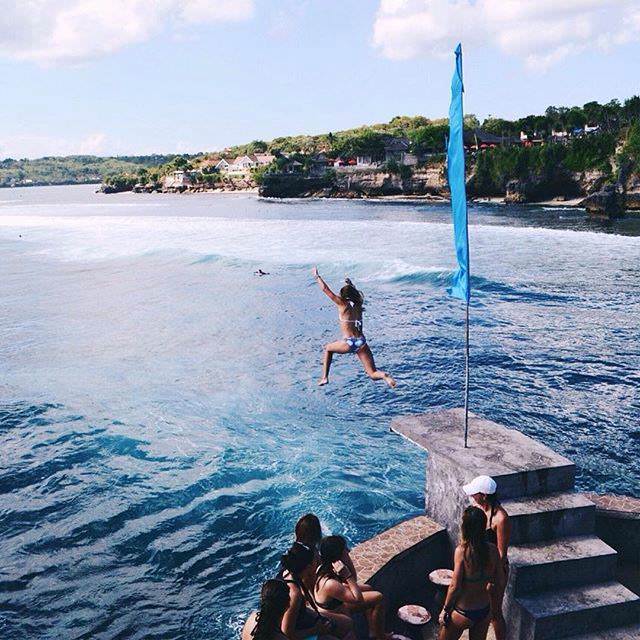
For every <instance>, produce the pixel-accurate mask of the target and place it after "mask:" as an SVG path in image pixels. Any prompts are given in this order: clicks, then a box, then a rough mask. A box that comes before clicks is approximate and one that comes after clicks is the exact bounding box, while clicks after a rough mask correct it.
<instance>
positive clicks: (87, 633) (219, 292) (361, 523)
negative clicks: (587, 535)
mask: <svg viewBox="0 0 640 640" xmlns="http://www.w3.org/2000/svg"><path fill="white" fill-rule="evenodd" d="M471 218H472V222H473V227H472V229H471V247H472V269H473V273H474V281H473V285H474V301H473V306H472V310H471V317H472V330H471V336H472V342H471V353H472V392H471V405H472V409H473V410H474V411H475V412H477V413H479V414H482V415H484V416H487V417H489V418H492V419H494V420H497V421H499V422H503V423H505V424H507V425H510V426H513V427H516V428H518V429H521V430H522V431H524V432H525V433H527V434H530V435H532V436H535V437H536V438H539V439H540V440H542V441H544V442H546V443H547V444H549V445H550V446H552V447H554V448H556V449H557V450H558V451H560V452H562V453H564V454H566V455H567V456H569V457H571V458H572V459H574V460H575V461H576V463H577V464H578V465H579V478H578V484H579V486H580V487H581V488H583V489H591V490H598V491H610V492H618V493H628V494H632V495H640V462H639V460H640V455H639V454H640V420H639V417H640V393H639V391H638V385H639V383H640V373H639V372H640V346H639V342H638V326H639V324H640V323H639V320H640V239H639V238H638V237H637V234H638V232H639V231H640V229H639V228H638V227H639V225H638V222H637V221H633V220H631V221H630V220H627V221H623V222H621V223H616V224H613V225H610V226H607V227H603V226H600V225H598V224H596V223H589V224H588V223H586V222H585V221H584V219H583V214H582V213H581V212H579V211H577V210H556V209H542V208H539V209H531V208H529V209H526V208H509V207H499V206H491V205H482V206H476V207H474V208H473V209H472V211H471ZM451 245H452V231H451V227H450V225H449V215H448V209H447V208H446V206H440V205H425V204H415V203H413V204H412V203H394V204H388V203H375V202H344V201H330V202H326V201H306V202H302V201H292V202H286V203H284V202H282V203H279V202H263V201H260V200H258V199H256V198H255V197H252V196H248V195H197V196H170V195H164V196H160V195H138V196H134V195H132V194H122V195H117V196H103V195H97V194H94V193H93V189H92V188H91V187H81V188H79V187H56V188H37V189H35V188H34V189H14V190H2V191H0V274H1V277H0V337H1V341H0V362H1V363H2V378H1V380H0V438H1V440H0V549H1V550H2V562H0V637H2V638H6V639H13V638H16V639H18V638H19V639H25V638H28V639H32V638H33V639H36V638H37V639H58V638H65V640H66V639H71V638H73V639H80V638H86V639H89V638H91V639H94V638H105V639H107V638H108V639H124V638H158V639H159V638H167V639H168V638H172V639H173V638H184V639H187V638H188V639H189V640H197V639H204V638H218V639H223V640H226V639H230V638H233V637H235V635H236V632H237V629H238V628H239V627H240V625H241V622H242V620H243V618H244V616H245V615H246V613H247V612H248V610H249V609H250V608H251V607H252V606H253V605H254V604H255V602H256V600H257V593H258V585H259V584H260V583H261V582H262V580H263V579H264V578H265V576H268V575H270V574H271V573H272V572H273V571H274V566H275V559H276V557H277V556H278V555H279V554H280V553H281V552H282V551H283V549H284V548H285V546H286V544H287V542H288V541H289V540H290V537H291V535H290V534H291V528H292V526H293V523H294V522H295V520H296V519H297V517H298V516H299V515H300V514H302V513H304V512H306V511H314V512H316V513H317V514H318V515H319V516H320V517H321V519H322V521H323V523H324V525H325V527H326V529H327V530H331V531H334V532H341V533H345V534H346V535H347V537H348V538H349V539H350V540H351V542H357V541H359V540H362V539H364V538H367V537H369V536H371V535H373V534H375V533H377V532H379V531H381V530H382V529H384V528H385V527H387V526H389V525H391V524H393V523H394V522H396V521H397V520H399V519H402V518H405V517H407V516H409V515H412V514H416V513H418V512H420V510H421V507H422V502H423V465H424V456H423V454H421V453H420V452H419V451H417V450H416V449H414V448H412V447H411V446H410V445H408V444H407V443H405V442H404V441H402V440H401V439H399V438H398V437H396V436H393V435H391V434H390V433H389V431H388V427H389V422H390V419H391V418H392V417H393V416H395V415H401V414H404V413H407V412H416V411H422V410H429V409H434V408H439V407H453V406H457V405H459V404H460V402H461V386H462V365H463V361H462V339H463V309H462V307H461V305H460V304H459V303H458V302H457V301H456V300H452V299H450V298H448V297H447V295H446V292H445V287H446V284H447V279H448V276H449V274H450V272H451V270H452V269H453V266H454V264H453V259H454V258H453V252H452V246H451ZM315 263H317V264H318V266H319V268H320V271H321V272H322V273H323V274H325V276H326V277H327V279H328V280H329V282H330V283H333V284H335V285H336V286H337V285H338V284H339V282H340V281H341V280H342V278H344V276H345V275H346V274H348V275H350V276H351V277H352V279H353V280H354V281H355V282H356V283H357V284H358V285H359V286H360V287H361V288H362V289H363V290H364V292H365V294H366V328H367V335H368V338H369V342H370V344H371V346H372V349H373V351H374V353H375V355H376V358H377V361H378V364H379V365H380V366H382V367H383V368H386V369H388V370H390V371H391V372H392V373H393V374H394V375H395V376H396V377H397V378H398V380H399V383H400V386H399V387H398V389H397V390H396V391H390V390H388V389H386V388H385V386H384V385H382V384H378V385H375V384H373V383H371V382H370V381H369V380H368V379H367V378H365V377H364V375H363V374H362V372H361V371H360V369H359V366H358V363H357V362H356V360H355V359H354V358H353V357H348V356H344V357H341V358H337V359H336V362H335V368H334V375H333V379H332V383H331V385H330V386H329V387H327V388H323V389H319V388H317V387H316V384H315V382H316V380H317V378H318V375H319V363H320V356H321V349H322V345H323V343H324V342H326V341H328V340H330V339H333V338H334V337H335V336H337V326H336V318H335V311H334V310H333V309H332V308H331V304H330V302H329V301H328V300H327V299H325V298H324V297H323V296H322V295H321V293H320V292H319V291H318V290H317V288H316V287H315V285H314V283H313V280H312V278H311V277H310V269H311V266H312V265H313V264H315ZM258 267H261V268H263V269H264V270H266V271H269V272H270V273H271V275H270V276H269V277H264V278H258V277H255V276H254V275H253V271H254V270H255V269H257V268H258Z"/></svg>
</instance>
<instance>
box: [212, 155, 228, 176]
mask: <svg viewBox="0 0 640 640" xmlns="http://www.w3.org/2000/svg"><path fill="white" fill-rule="evenodd" d="M230 166H231V165H230V164H229V163H228V162H227V161H226V160H225V159H224V158H222V160H219V161H218V162H217V163H216V164H215V166H214V168H215V169H216V171H220V173H225V172H226V171H229V167H230Z"/></svg>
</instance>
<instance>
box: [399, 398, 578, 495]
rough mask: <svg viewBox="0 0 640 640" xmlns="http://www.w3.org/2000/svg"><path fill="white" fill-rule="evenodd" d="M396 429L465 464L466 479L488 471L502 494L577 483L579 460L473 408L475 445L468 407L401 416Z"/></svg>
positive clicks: (552, 489) (461, 465)
mask: <svg viewBox="0 0 640 640" xmlns="http://www.w3.org/2000/svg"><path fill="white" fill-rule="evenodd" d="M391 430H392V431H394V432H395V433H398V434H400V435H401V436H403V437H405V438H407V440H410V441H411V442H413V443H414V444H416V445H418V446H419V447H421V448H423V449H426V450H427V451H428V452H429V456H430V457H436V458H438V457H442V458H446V459H448V460H449V461H451V462H453V463H455V465H456V466H457V467H459V468H460V471H461V475H460V478H461V480H463V481H464V482H463V484H464V483H466V482H468V481H469V480H471V479H472V478H474V477H475V476H478V475H482V474H486V475H489V476H491V477H492V478H494V479H495V481H496V482H497V483H498V492H499V494H500V496H501V498H503V499H504V498H517V497H520V496H527V495H535V494H540V493H552V492H559V491H566V490H570V489H572V488H573V483H574V478H575V465H574V464H573V463H572V462H571V461H570V460H568V459H567V458H565V457H564V456H561V455H559V454H557V453H555V452H554V451H552V450H551V449H549V447H546V446H545V445H543V444H541V443H540V442H537V441H536V440H533V439H532V438H529V437H528V436H525V435H524V434H523V433H520V432H519V431H515V430H514V429H507V428H506V427H503V426H501V425H499V424H497V423H496V422H492V421H490V420H486V419H484V418H480V417H478V416H476V415H474V414H473V413H470V414H469V448H468V449H465V448H464V410H463V409H449V410H446V411H439V412H437V413H426V414H421V415H415V416H404V417H402V418H396V419H395V420H393V421H392V422H391Z"/></svg>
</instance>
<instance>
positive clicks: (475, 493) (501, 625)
mask: <svg viewBox="0 0 640 640" xmlns="http://www.w3.org/2000/svg"><path fill="white" fill-rule="evenodd" d="M496 489H497V485H496V481H495V480H494V479H493V478H491V477H490V476H478V477H476V478H474V479H473V480H472V481H471V482H470V483H469V484H465V485H464V487H463V490H464V492H465V493H466V494H467V495H468V496H469V497H470V498H471V499H472V501H473V503H474V504H475V505H476V506H478V507H480V509H482V510H483V511H484V514H485V516H487V531H486V539H487V542H490V543H492V544H495V545H496V547H498V553H499V554H500V564H501V567H502V570H503V572H504V577H503V580H502V581H501V584H502V588H501V589H496V590H495V591H494V593H493V600H494V602H493V607H492V620H491V624H492V625H493V630H494V631H495V634H496V640H504V639H505V637H506V633H507V626H506V623H505V620H504V616H503V615H502V599H503V598H504V590H505V588H506V585H507V578H508V577H509V558H508V556H507V552H508V550H509V537H510V536H511V523H510V522H509V514H508V513H507V512H506V511H505V510H504V508H503V506H502V505H501V504H500V502H499V501H498V495H497V493H496Z"/></svg>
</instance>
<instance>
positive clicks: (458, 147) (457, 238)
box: [447, 44, 471, 448]
mask: <svg viewBox="0 0 640 640" xmlns="http://www.w3.org/2000/svg"><path fill="white" fill-rule="evenodd" d="M455 56H456V67H455V71H454V73H453V78H452V79H451V105H450V108H449V140H448V141H447V175H448V177H449V189H450V191H451V213H452V216H453V235H454V244H455V249H456V258H457V261H458V270H457V271H456V272H455V274H454V276H453V282H452V286H451V287H450V288H449V290H448V291H449V293H450V294H451V295H452V296H454V297H456V298H459V299H461V300H462V301H464V303H465V346H464V354H465V355H464V446H465V448H468V446H469V302H470V298H471V283H470V276H469V271H470V269H469V211H468V208H467V190H466V175H465V174H466V172H465V153H464V152H465V149H464V105H463V94H464V84H463V81H462V45H461V44H458V46H457V47H456V50H455Z"/></svg>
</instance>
